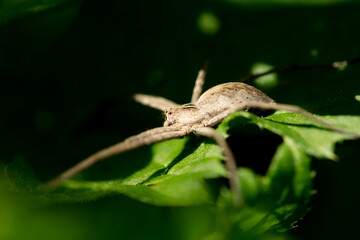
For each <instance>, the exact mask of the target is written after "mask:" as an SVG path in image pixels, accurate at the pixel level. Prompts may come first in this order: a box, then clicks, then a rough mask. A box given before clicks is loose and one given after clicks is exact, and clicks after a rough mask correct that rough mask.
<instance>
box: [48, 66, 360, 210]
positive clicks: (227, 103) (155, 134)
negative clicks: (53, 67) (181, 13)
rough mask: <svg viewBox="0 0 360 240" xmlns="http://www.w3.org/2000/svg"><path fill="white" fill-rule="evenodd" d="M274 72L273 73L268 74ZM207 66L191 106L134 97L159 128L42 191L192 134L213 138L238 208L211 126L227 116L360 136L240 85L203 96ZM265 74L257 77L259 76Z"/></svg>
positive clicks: (234, 184)
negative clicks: (298, 120) (151, 111)
mask: <svg viewBox="0 0 360 240" xmlns="http://www.w3.org/2000/svg"><path fill="white" fill-rule="evenodd" d="M270 72H274V71H273V70H271V71H269V73H270ZM205 75H206V65H205V66H204V67H203V68H202V69H201V70H200V71H199V73H198V76H197V78H196V82H195V87H194V90H193V94H192V98H191V102H190V103H187V104H184V105H178V104H176V103H174V102H172V101H170V100H167V99H165V98H162V97H158V96H151V95H145V94H135V95H134V99H135V100H136V101H137V102H139V103H141V104H143V105H146V106H149V107H152V108H155V109H158V110H161V111H163V113H164V115H165V117H166V120H165V122H164V125H163V126H162V127H157V128H153V129H150V130H147V131H145V132H142V133H140V134H138V135H135V136H132V137H129V138H127V139H125V140H124V141H122V142H120V143H117V144H115V145H113V146H110V147H108V148H105V149H102V150H100V151H98V152H96V153H94V154H92V155H90V156H89V157H88V158H86V159H84V160H82V161H81V162H79V163H78V164H76V165H75V166H73V167H71V168H70V169H68V170H66V171H64V172H63V173H61V174H60V175H59V176H57V177H56V178H54V179H52V180H51V181H49V182H47V183H45V185H44V189H47V190H49V189H54V188H56V187H57V186H58V185H59V184H60V183H62V182H63V181H64V180H66V179H69V178H72V177H73V176H75V175H77V174H78V173H80V172H82V171H83V170H85V169H87V168H89V167H90V166H92V165H93V164H94V163H96V162H99V161H101V160H104V159H106V158H108V157H111V156H114V155H117V154H120V153H122V152H125V151H129V150H132V149H135V148H138V147H140V146H143V145H149V144H153V143H157V142H160V141H165V140H169V139H173V138H180V137H184V136H186V135H189V134H191V133H194V134H196V135H201V136H205V137H209V138H212V139H213V140H214V141H215V142H216V143H217V144H218V145H219V146H220V147H221V149H222V153H223V157H224V161H225V166H226V169H227V171H228V173H229V185H230V189H231V191H232V192H233V194H234V202H235V204H236V205H238V206H240V205H241V204H242V201H243V200H242V196H241V189H240V182H239V180H238V178H237V166H236V161H235V158H234V155H233V153H232V151H231V150H230V148H229V146H228V144H227V143H226V140H225V139H224V138H223V137H222V136H221V135H220V134H219V133H218V132H217V131H215V129H214V128H212V127H214V126H216V125H217V124H219V123H220V122H221V121H223V120H224V119H225V118H226V117H227V116H229V115H230V114H232V113H234V112H237V111H241V110H245V111H247V110H249V109H258V110H285V111H289V112H294V113H298V114H301V115H303V116H305V117H307V118H309V119H310V120H313V121H314V122H317V123H319V124H321V125H322V126H324V127H325V128H327V129H329V130H333V131H335V132H338V133H341V134H346V135H350V136H353V137H360V134H356V133H352V132H348V131H345V130H342V129H339V128H337V127H335V126H333V125H331V124H329V123H327V122H325V121H323V120H321V119H319V118H317V117H315V116H313V115H312V114H311V113H310V112H308V111H306V110H304V109H303V108H301V107H299V106H296V105H289V104H280V103H276V102H275V101H274V100H273V99H271V98H270V97H268V96H267V95H266V94H265V93H263V92H261V91H260V90H258V89H256V88H255V87H253V86H250V85H248V84H245V83H241V82H229V83H223V84H220V85H217V86H215V87H212V88H210V89H209V90H207V91H206V92H204V93H202V90H203V85H204V82H205ZM261 75H264V74H259V76H261Z"/></svg>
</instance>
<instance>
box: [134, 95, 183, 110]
mask: <svg viewBox="0 0 360 240" xmlns="http://www.w3.org/2000/svg"><path fill="white" fill-rule="evenodd" d="M133 98H134V100H135V101H137V102H139V103H141V104H143V105H145V106H149V107H152V108H155V109H158V110H161V111H164V110H165V109H166V108H169V107H175V106H178V104H176V103H174V102H172V101H170V100H167V99H166V98H162V97H158V96H151V95H146V94H140V93H138V94H135V95H134V96H133Z"/></svg>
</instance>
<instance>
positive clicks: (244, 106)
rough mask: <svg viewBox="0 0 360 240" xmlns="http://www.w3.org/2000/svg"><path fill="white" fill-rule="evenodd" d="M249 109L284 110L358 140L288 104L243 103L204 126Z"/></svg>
mask: <svg viewBox="0 0 360 240" xmlns="http://www.w3.org/2000/svg"><path fill="white" fill-rule="evenodd" d="M250 108H255V109H263V110H285V111H289V112H294V113H299V114H301V115H303V116H305V117H307V118H309V119H310V120H312V121H314V122H317V123H319V124H321V125H322V126H324V127H325V128H327V129H330V130H333V131H334V132H337V133H341V134H345V135H348V136H351V137H355V138H360V133H354V132H350V131H346V130H343V129H340V128H338V127H336V126H334V125H332V124H329V123H327V122H325V121H323V120H322V119H320V118H318V117H315V116H314V115H313V114H311V113H310V112H308V111H306V110H305V109H303V108H301V107H299V106H296V105H289V104H280V103H267V102H244V103H241V104H239V105H236V106H234V107H232V108H229V109H228V110H226V111H224V112H222V113H220V114H219V115H217V116H215V117H214V118H212V119H210V120H209V121H208V123H207V124H206V126H214V125H216V124H218V123H220V122H221V121H222V120H223V119H225V118H226V117H227V116H229V115H230V114H232V113H234V112H237V111H240V110H245V109H250Z"/></svg>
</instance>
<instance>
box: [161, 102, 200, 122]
mask: <svg viewBox="0 0 360 240" xmlns="http://www.w3.org/2000/svg"><path fill="white" fill-rule="evenodd" d="M164 114H165V117H166V120H165V123H164V127H168V126H172V125H174V124H176V125H181V126H183V125H194V124H196V123H200V122H201V121H202V120H203V116H202V114H201V113H200V110H199V109H198V108H197V107H196V106H195V105H194V104H191V103H188V104H184V105H181V106H176V107H170V108H167V109H165V111H164Z"/></svg>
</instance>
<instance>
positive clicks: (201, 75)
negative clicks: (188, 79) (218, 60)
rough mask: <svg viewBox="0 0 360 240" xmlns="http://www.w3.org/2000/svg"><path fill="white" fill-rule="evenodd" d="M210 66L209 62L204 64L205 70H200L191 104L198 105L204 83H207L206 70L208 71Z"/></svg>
mask: <svg viewBox="0 0 360 240" xmlns="http://www.w3.org/2000/svg"><path fill="white" fill-rule="evenodd" d="M208 64H209V61H208V60H207V61H206V62H205V64H204V66H203V68H202V69H200V71H199V73H198V75H197V78H196V81H195V86H194V90H193V94H192V97H191V103H196V102H197V100H198V99H199V97H200V95H201V93H202V90H203V87H204V83H205V76H206V69H207V66H208Z"/></svg>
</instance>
